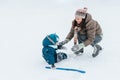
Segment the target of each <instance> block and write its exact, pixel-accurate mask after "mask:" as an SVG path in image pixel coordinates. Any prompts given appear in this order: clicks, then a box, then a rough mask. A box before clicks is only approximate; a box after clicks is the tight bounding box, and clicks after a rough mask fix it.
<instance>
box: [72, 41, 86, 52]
mask: <svg viewBox="0 0 120 80" xmlns="http://www.w3.org/2000/svg"><path fill="white" fill-rule="evenodd" d="M84 47H85V45H84V43H81V44H76V45H74V46H73V47H72V48H71V50H72V51H73V52H77V51H79V50H80V49H82V48H84Z"/></svg>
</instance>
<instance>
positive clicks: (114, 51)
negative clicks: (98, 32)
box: [0, 0, 120, 80]
mask: <svg viewBox="0 0 120 80" xmlns="http://www.w3.org/2000/svg"><path fill="white" fill-rule="evenodd" d="M119 4H120V1H118V0H114V1H112V0H111V1H109V0H106V1H104V0H93V1H91V0H50V1H49V0H10V1H9V0H2V1H0V80H114V79H115V80H120V76H119V74H120V69H119V68H120V50H119V48H120V45H119V43H120V37H119V34H120V32H119V29H120V26H119V19H120V15H119V14H120V8H119V7H120V5H119ZM84 6H86V7H88V12H89V13H91V14H92V16H93V19H95V20H97V21H98V22H99V23H100V25H101V27H102V29H103V33H104V36H103V40H102V42H101V43H100V45H101V46H103V48H104V49H103V51H102V52H101V54H100V55H99V56H97V57H96V58H92V56H91V54H92V51H93V48H92V47H91V46H88V47H86V48H85V52H84V54H83V55H81V56H75V55H74V54H73V53H72V51H71V50H70V49H71V47H72V45H73V42H72V41H73V40H71V41H70V42H69V43H68V44H66V45H65V46H66V47H67V50H64V52H66V53H68V55H69V58H68V59H67V60H64V61H62V62H60V63H57V64H56V66H58V67H70V68H77V69H81V70H85V71H86V73H85V74H80V73H77V72H67V71H57V70H47V69H45V68H44V67H45V66H48V64H47V63H46V62H45V61H44V59H43V58H42V51H41V50H42V40H43V38H44V37H45V36H46V35H47V34H50V33H56V34H58V35H59V37H60V41H62V40H64V39H65V37H66V35H67V34H68V32H69V30H70V27H71V21H72V20H73V19H74V12H75V10H77V9H78V8H82V7H84Z"/></svg>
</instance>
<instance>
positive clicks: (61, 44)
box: [57, 39, 69, 49]
mask: <svg viewBox="0 0 120 80" xmlns="http://www.w3.org/2000/svg"><path fill="white" fill-rule="evenodd" d="M68 42H69V39H65V40H64V41H62V42H59V43H58V45H57V46H58V49H62V48H63V45H64V44H66V43H68Z"/></svg>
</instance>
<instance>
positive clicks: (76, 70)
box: [45, 66, 86, 73]
mask: <svg viewBox="0 0 120 80" xmlns="http://www.w3.org/2000/svg"><path fill="white" fill-rule="evenodd" d="M45 68H46V69H52V68H51V67H48V66H46V67H45ZM55 69H56V70H66V71H75V72H80V73H86V72H85V71H83V70H78V69H73V68H58V67H57V68H55Z"/></svg>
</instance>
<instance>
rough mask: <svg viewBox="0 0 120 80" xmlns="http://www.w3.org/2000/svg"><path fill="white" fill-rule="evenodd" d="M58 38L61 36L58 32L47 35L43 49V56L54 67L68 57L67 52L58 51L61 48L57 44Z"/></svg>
mask: <svg viewBox="0 0 120 80" xmlns="http://www.w3.org/2000/svg"><path fill="white" fill-rule="evenodd" d="M58 40H59V37H58V35H56V34H50V35H47V36H46V37H45V38H44V39H43V49H42V53H43V58H44V59H45V61H46V62H47V63H48V64H49V65H51V67H52V68H54V67H55V65H54V64H55V63H57V62H59V61H61V60H64V59H67V55H66V54H65V53H63V52H58V53H57V50H58V49H60V48H61V47H59V46H58V45H57V43H58Z"/></svg>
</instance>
